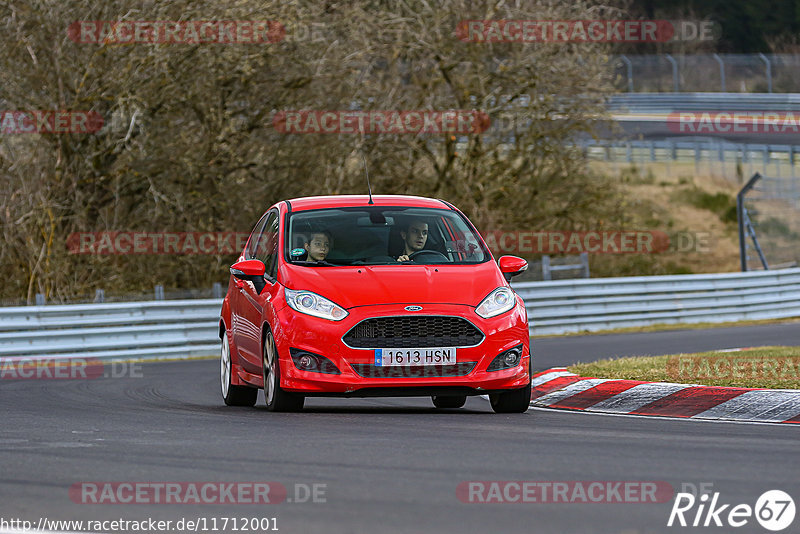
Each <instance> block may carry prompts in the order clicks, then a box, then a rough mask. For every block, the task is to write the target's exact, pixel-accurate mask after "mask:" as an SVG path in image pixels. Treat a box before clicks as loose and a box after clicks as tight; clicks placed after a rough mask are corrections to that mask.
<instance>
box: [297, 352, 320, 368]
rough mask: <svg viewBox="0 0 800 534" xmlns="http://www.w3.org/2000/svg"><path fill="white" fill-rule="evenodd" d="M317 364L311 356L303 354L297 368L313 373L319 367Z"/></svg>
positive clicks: (298, 360)
mask: <svg viewBox="0 0 800 534" xmlns="http://www.w3.org/2000/svg"><path fill="white" fill-rule="evenodd" d="M316 364H317V362H316V361H315V360H314V358H312V357H311V355H310V354H303V355H302V356H300V358H298V359H297V367H298V368H300V369H302V370H303V371H312V370H313V369H314V368H315V367H316V366H317V365H316Z"/></svg>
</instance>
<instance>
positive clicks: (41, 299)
mask: <svg viewBox="0 0 800 534" xmlns="http://www.w3.org/2000/svg"><path fill="white" fill-rule="evenodd" d="M44 304H45V300H44V293H36V305H37V306H44Z"/></svg>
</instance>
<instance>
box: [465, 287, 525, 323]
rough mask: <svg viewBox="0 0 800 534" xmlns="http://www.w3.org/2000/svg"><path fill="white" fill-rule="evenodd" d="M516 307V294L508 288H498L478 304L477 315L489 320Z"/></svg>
mask: <svg viewBox="0 0 800 534" xmlns="http://www.w3.org/2000/svg"><path fill="white" fill-rule="evenodd" d="M516 305H517V299H516V298H515V297H514V292H513V291H511V290H510V289H509V288H507V287H498V288H497V289H495V290H494V291H492V292H491V293H489V296H488V297H486V298H485V299H483V300H482V301H481V303H480V304H478V307H477V308H475V313H477V314H478V315H480V316H481V317H483V318H484V319H488V318H489V317H494V316H495V315H500V314H501V313H505V312H507V311H508V310H510V309H512V308H513V307H514V306H516Z"/></svg>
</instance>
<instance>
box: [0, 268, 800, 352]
mask: <svg viewBox="0 0 800 534" xmlns="http://www.w3.org/2000/svg"><path fill="white" fill-rule="evenodd" d="M514 288H515V290H516V291H517V292H518V293H519V294H520V296H522V298H523V299H524V300H525V305H526V308H527V310H528V318H529V324H530V328H531V333H532V334H538V335H546V334H560V333H566V332H578V331H584V330H585V331H595V330H602V329H608V328H618V327H626V326H644V325H651V324H658V323H692V322H725V321H736V320H743V319H774V318H785V317H794V316H800V269H786V270H781V271H756V272H747V273H724V274H703V275H676V276H642V277H631V278H594V279H580V280H560V281H554V282H525V283H520V284H515V285H514ZM220 306H221V300H220V299H202V300H175V301H151V302H130V303H116V304H79V305H66V306H62V305H56V306H26V307H13V308H0V360H2V359H3V358H20V357H24V358H34V359H36V358H78V357H80V358H102V359H126V358H168V357H186V356H200V355H211V354H216V353H217V351H218V350H219V340H218V337H217V332H218V330H217V329H218V326H217V325H218V320H219V311H220Z"/></svg>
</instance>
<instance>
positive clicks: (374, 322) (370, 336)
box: [342, 315, 483, 349]
mask: <svg viewBox="0 0 800 534" xmlns="http://www.w3.org/2000/svg"><path fill="white" fill-rule="evenodd" d="M342 340H343V341H344V342H345V344H346V345H348V346H349V347H353V348H357V349H370V348H374V349H409V348H425V347H474V346H475V345H478V344H479V343H480V342H481V341H483V333H482V332H481V331H480V330H478V329H477V328H476V327H475V325H473V324H472V323H470V322H469V321H467V320H466V319H462V318H461V317H447V316H441V315H429V316H426V315H415V316H408V315H404V316H400V317H375V318H372V319H365V320H363V321H361V322H360V323H358V324H357V325H355V326H354V327H353V328H351V329H350V331H349V332H347V333H346V334H345V335H344V337H343V338H342Z"/></svg>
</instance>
